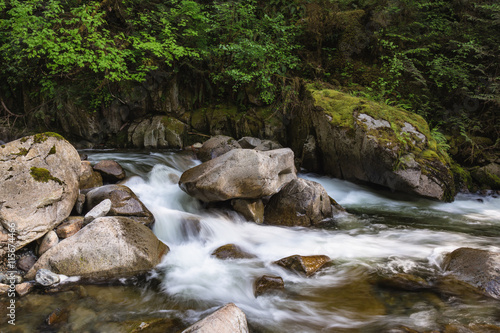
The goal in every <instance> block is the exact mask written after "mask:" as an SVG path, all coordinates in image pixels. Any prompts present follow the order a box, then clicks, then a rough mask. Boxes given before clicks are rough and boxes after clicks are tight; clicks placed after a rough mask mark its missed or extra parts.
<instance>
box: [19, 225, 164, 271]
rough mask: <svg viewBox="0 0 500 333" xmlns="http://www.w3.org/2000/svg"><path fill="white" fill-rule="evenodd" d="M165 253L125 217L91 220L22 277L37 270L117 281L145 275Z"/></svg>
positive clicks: (142, 228)
mask: <svg viewBox="0 0 500 333" xmlns="http://www.w3.org/2000/svg"><path fill="white" fill-rule="evenodd" d="M168 251H169V249H168V247H167V246H166V245H165V244H163V243H162V242H161V241H160V240H158V238H157V237H156V236H155V235H154V234H153V232H152V231H151V229H149V228H147V227H146V226H144V225H142V224H139V223H137V222H135V221H134V220H131V219H129V218H127V217H122V216H106V217H100V218H97V219H95V220H94V221H93V222H91V223H90V224H88V225H87V226H86V227H85V228H83V229H82V230H80V231H79V232H78V233H76V234H75V235H73V236H72V237H70V238H66V239H64V240H62V241H61V242H59V244H57V245H56V246H54V247H53V248H51V249H50V250H48V251H47V252H45V253H44V254H43V256H41V257H40V259H38V261H37V263H36V264H35V266H33V268H32V269H31V270H30V271H29V272H28V273H27V274H26V278H27V279H31V278H33V277H34V275H35V272H36V271H38V270H40V269H42V268H43V269H49V270H52V271H53V272H56V273H58V274H64V275H68V276H82V277H86V278H96V279H98V278H117V277H126V276H131V275H136V274H139V273H143V272H146V271H148V270H150V269H152V268H153V267H155V266H156V265H158V264H159V263H160V260H161V258H162V257H163V255H165V254H166V253H167V252H168Z"/></svg>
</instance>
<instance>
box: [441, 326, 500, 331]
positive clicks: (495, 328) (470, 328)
mask: <svg viewBox="0 0 500 333" xmlns="http://www.w3.org/2000/svg"><path fill="white" fill-rule="evenodd" d="M443 333H500V327H499V326H495V325H489V324H469V325H467V326H465V325H459V324H448V325H446V327H445V328H444V331H443Z"/></svg>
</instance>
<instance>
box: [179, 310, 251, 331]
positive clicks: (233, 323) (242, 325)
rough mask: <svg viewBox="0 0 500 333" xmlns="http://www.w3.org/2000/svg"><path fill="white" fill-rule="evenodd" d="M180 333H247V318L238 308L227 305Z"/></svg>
mask: <svg viewBox="0 0 500 333" xmlns="http://www.w3.org/2000/svg"><path fill="white" fill-rule="evenodd" d="M182 333H248V324H247V318H246V316H245V313H244V312H243V311H241V310H240V308H238V307H237V306H236V305H234V304H233V303H229V304H227V305H225V306H223V307H222V308H220V309H218V310H217V311H215V312H214V313H212V314H211V315H208V316H207V317H205V318H203V319H202V320H200V321H198V322H196V323H194V324H193V325H191V326H189V327H188V328H186V329H185V330H184V331H182Z"/></svg>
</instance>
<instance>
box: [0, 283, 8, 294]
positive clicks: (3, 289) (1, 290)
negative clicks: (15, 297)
mask: <svg viewBox="0 0 500 333" xmlns="http://www.w3.org/2000/svg"><path fill="white" fill-rule="evenodd" d="M9 289H10V286H9V285H8V284H3V283H0V296H5V295H7V293H8V292H9Z"/></svg>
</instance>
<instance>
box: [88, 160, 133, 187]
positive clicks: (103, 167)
mask: <svg viewBox="0 0 500 333" xmlns="http://www.w3.org/2000/svg"><path fill="white" fill-rule="evenodd" d="M94 170H95V171H97V172H99V173H100V174H101V176H102V179H103V180H104V181H105V182H108V183H112V184H114V183H117V182H119V181H120V180H123V179H125V171H124V170H123V168H122V166H121V165H120V164H118V162H115V161H112V160H103V161H99V162H98V163H97V164H96V165H94Z"/></svg>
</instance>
